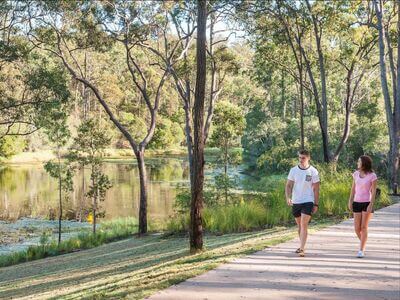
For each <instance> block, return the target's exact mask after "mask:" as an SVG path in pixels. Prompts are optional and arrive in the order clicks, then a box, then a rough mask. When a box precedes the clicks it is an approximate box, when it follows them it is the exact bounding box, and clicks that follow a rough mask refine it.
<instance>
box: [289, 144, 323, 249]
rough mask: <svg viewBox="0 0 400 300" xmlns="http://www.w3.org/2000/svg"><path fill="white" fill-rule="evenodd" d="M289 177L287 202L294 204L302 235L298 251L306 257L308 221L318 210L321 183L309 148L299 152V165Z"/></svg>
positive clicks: (292, 170)
mask: <svg viewBox="0 0 400 300" xmlns="http://www.w3.org/2000/svg"><path fill="white" fill-rule="evenodd" d="M287 179H288V180H287V182H286V189H285V192H286V202H287V204H288V205H289V206H292V213H293V216H294V217H295V220H296V223H297V227H298V232H299V237H300V248H298V249H297V250H296V253H298V254H299V256H301V257H304V255H305V252H304V249H305V245H306V241H307V233H308V223H309V222H310V219H311V214H313V213H316V212H317V210H318V200H319V184H320V182H319V175H318V171H317V169H315V168H314V167H313V166H311V165H310V152H308V151H307V150H301V151H300V152H299V165H297V166H295V167H293V168H292V169H290V172H289V175H288V178H287Z"/></svg>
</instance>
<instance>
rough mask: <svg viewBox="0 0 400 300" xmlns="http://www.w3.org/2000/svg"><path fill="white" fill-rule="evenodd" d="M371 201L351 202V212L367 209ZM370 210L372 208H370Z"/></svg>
mask: <svg viewBox="0 0 400 300" xmlns="http://www.w3.org/2000/svg"><path fill="white" fill-rule="evenodd" d="M370 203H371V202H353V212H355V213H360V212H363V211H367V207H368V205H369V204H370ZM372 212H374V210H373V209H372Z"/></svg>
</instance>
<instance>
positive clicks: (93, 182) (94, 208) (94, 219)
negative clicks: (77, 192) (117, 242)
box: [92, 166, 97, 234]
mask: <svg viewBox="0 0 400 300" xmlns="http://www.w3.org/2000/svg"><path fill="white" fill-rule="evenodd" d="M93 173H94V167H93V166H92V186H93V188H94V187H95V186H96V183H95V181H94V177H93ZM96 197H97V191H96V192H95V191H93V204H92V207H93V234H96V221H97V220H96V214H97V201H96V200H97V199H96Z"/></svg>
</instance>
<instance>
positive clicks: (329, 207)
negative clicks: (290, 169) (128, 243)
mask: <svg viewBox="0 0 400 300" xmlns="http://www.w3.org/2000/svg"><path fill="white" fill-rule="evenodd" d="M349 178H350V180H349ZM262 182H263V183H264V185H263V184H260V183H257V184H256V185H257V187H258V188H259V189H258V190H260V189H261V187H262V186H264V187H265V186H267V188H268V189H269V190H267V191H265V192H259V193H255V194H254V193H252V194H251V195H248V196H246V197H245V200H242V201H241V202H240V203H239V204H230V205H218V206H213V207H206V208H205V209H204V211H203V225H204V228H205V230H206V231H208V232H212V233H230V232H243V231H249V230H255V229H261V228H265V227H274V226H279V225H289V224H293V222H294V219H293V217H292V213H291V207H289V206H287V204H286V200H285V182H286V180H285V179H284V177H282V176H279V177H277V176H275V177H274V178H272V179H264V180H262ZM265 183H269V184H268V185H265ZM351 184H352V179H351V173H350V172H348V171H346V172H341V173H328V172H326V173H323V177H322V181H321V188H320V200H319V210H318V213H317V214H315V215H313V218H315V219H325V218H336V219H343V218H346V217H348V216H350V215H351V214H350V212H349V211H348V208H347V203H348V199H349V194H350V189H351ZM378 186H379V188H380V189H381V195H380V197H379V198H378V199H377V200H376V202H375V208H381V207H383V206H387V205H390V204H391V200H390V197H389V196H388V190H387V187H386V185H385V183H384V182H382V183H380V184H379V185H378ZM188 228H189V213H188V212H186V213H180V214H176V215H175V216H174V217H173V218H171V220H170V221H169V222H168V224H167V230H169V231H171V232H185V231H187V230H188Z"/></svg>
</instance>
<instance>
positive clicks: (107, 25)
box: [29, 1, 169, 234]
mask: <svg viewBox="0 0 400 300" xmlns="http://www.w3.org/2000/svg"><path fill="white" fill-rule="evenodd" d="M162 6H163V5H162V3H158V2H126V1H109V2H89V3H80V2H70V1H60V2H54V3H53V2H42V3H40V4H38V5H34V4H33V5H32V7H31V16H32V19H31V20H34V21H35V22H32V21H31V22H30V23H29V24H30V26H31V30H30V33H29V37H30V40H31V42H32V44H33V45H35V46H36V47H38V48H40V49H43V50H46V51H48V52H50V53H52V54H53V55H54V57H56V58H58V59H60V61H61V62H62V63H63V65H64V67H65V69H66V70H67V71H68V72H69V73H70V75H71V76H72V78H73V79H74V80H77V81H79V82H81V83H82V84H84V85H85V86H86V87H87V88H89V89H90V90H91V91H92V92H93V94H94V95H95V98H96V100H97V101H98V102H99V103H100V105H101V106H102V107H103V108H104V110H105V112H106V113H107V115H108V117H109V118H110V120H111V122H112V123H113V124H114V125H115V127H116V128H117V129H118V130H119V131H120V132H121V134H122V135H123V136H124V137H125V138H126V139H127V141H128V142H129V145H130V146H131V148H132V150H133V152H134V154H135V156H136V160H137V163H138V169H139V180H140V207H139V234H145V233H146V232H147V175H146V168H145V162H144V153H145V149H146V147H147V145H148V144H149V142H150V141H151V139H152V137H153V135H154V132H155V127H156V119H157V115H158V111H159V105H160V99H161V93H162V88H163V86H164V83H165V81H166V79H167V76H168V74H169V70H161V74H157V76H154V75H155V74H154V73H155V72H157V67H156V66H157V65H159V63H158V62H156V61H155V60H153V59H154V57H153V56H152V54H151V49H148V47H147V45H146V44H145V42H146V41H147V40H150V43H151V42H154V36H159V30H161V29H162V28H161V29H160V26H157V24H159V23H161V25H163V24H164V23H163V22H162V21H160V20H161V19H162V16H163V15H162V14H159V13H158V12H159V9H160V7H162ZM161 27H162V26H161ZM116 44H119V45H122V46H123V49H124V52H123V54H122V55H123V56H122V57H121V58H122V59H123V61H124V63H125V66H126V71H127V72H128V73H129V74H130V75H129V76H130V80H131V82H132V83H131V85H132V86H133V87H134V88H135V89H136V91H137V92H138V93H137V94H134V95H135V97H132V98H131V99H130V100H131V102H132V103H136V102H137V101H139V103H140V106H143V107H144V109H143V110H144V115H143V116H140V117H139V119H142V122H141V123H142V124H144V125H145V126H146V127H147V128H146V130H145V133H144V136H141V137H140V138H135V132H131V130H130V128H129V126H127V125H126V124H124V122H123V121H122V120H121V119H119V118H118V116H117V113H116V111H115V109H114V108H113V106H112V105H111V104H110V101H109V99H106V98H105V97H104V96H103V93H102V90H101V87H100V86H99V85H97V84H95V83H94V82H93V81H92V80H90V79H89V78H87V77H85V73H84V72H83V71H82V70H83V68H82V65H83V62H82V61H80V60H79V57H78V56H77V53H79V51H87V50H88V49H95V50H97V51H106V50H107V49H109V47H111V46H112V45H116ZM164 46H165V47H168V45H164ZM140 56H142V57H147V58H148V59H149V61H148V62H146V63H145V62H144V61H143V60H142V61H141V62H139V61H138V57H140ZM158 71H160V70H158ZM158 73H159V72H158ZM130 87H131V86H130ZM141 129H142V128H136V129H135V131H140V130H141Z"/></svg>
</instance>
